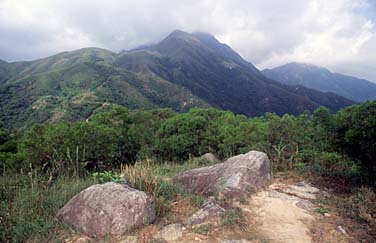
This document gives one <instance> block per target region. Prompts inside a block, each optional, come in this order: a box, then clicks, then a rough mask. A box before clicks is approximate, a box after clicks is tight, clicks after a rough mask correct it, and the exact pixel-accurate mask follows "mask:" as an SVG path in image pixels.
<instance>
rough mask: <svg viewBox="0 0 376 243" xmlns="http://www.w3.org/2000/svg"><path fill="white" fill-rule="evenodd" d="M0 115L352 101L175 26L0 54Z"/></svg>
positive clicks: (276, 108)
mask: <svg viewBox="0 0 376 243" xmlns="http://www.w3.org/2000/svg"><path fill="white" fill-rule="evenodd" d="M0 98H1V102H0V122H1V123H3V124H4V125H5V126H6V127H10V128H22V127H25V126H28V125H30V124H32V123H35V122H43V121H49V122H56V121H60V120H78V119H84V118H87V117H89V116H90V115H91V114H93V113H94V112H96V111H98V110H101V109H104V108H105V107H106V106H108V105H109V104H121V105H125V106H127V107H129V108H131V109H133V108H155V107H171V108H173V109H175V110H177V111H182V110H187V109H189V108H190V107H195V106H198V107H209V106H214V107H217V108H221V109H227V110H232V111H234V112H236V113H240V114H245V115H249V116H255V115H262V114H263V113H264V112H267V111H270V112H276V113H278V114H284V113H292V114H298V113H301V112H303V111H304V110H306V109H308V110H313V109H315V108H317V107H318V106H320V105H325V106H327V107H328V108H330V109H331V110H333V111H335V110H337V109H339V108H341V107H344V106H347V105H350V104H352V103H353V102H352V101H350V100H347V99H345V98H343V97H340V96H337V95H334V94H327V93H321V92H318V91H314V90H310V89H307V88H304V87H299V88H296V87H291V86H286V85H282V84H280V83H279V82H276V81H273V80H270V79H268V78H266V77H265V76H264V75H263V74H262V73H261V72H260V71H259V70H258V69H257V68H256V67H254V66H253V65H252V64H251V63H249V62H246V61H245V60H244V59H242V58H241V57H240V56H239V54H237V53H236V52H235V51H233V50H232V49H231V48H230V47H229V46H227V45H225V44H222V43H220V42H218V41H217V40H216V39H215V38H214V37H213V36H212V35H210V34H207V33H193V34H188V33H185V32H183V31H174V32H172V33H171V34H170V35H169V36H167V37H166V38H165V39H164V40H162V41H161V42H160V43H158V44H156V45H151V46H145V47H142V48H137V49H135V50H132V51H123V52H120V53H119V54H115V53H112V52H110V51H107V50H104V49H99V48H85V49H80V50H77V51H72V52H64V53H60V54H57V55H54V56H51V57H47V58H43V59H40V60H35V61H30V62H15V63H7V62H4V61H2V62H0Z"/></svg>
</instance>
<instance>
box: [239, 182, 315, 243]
mask: <svg viewBox="0 0 376 243" xmlns="http://www.w3.org/2000/svg"><path fill="white" fill-rule="evenodd" d="M316 193H318V190H317V189H315V188H313V187H311V186H309V185H308V184H305V183H302V184H300V185H299V186H288V185H283V184H273V185H272V186H271V187H270V188H269V189H268V190H266V191H262V192H259V193H258V194H256V195H255V196H253V197H252V199H251V200H250V204H249V205H247V206H245V207H242V209H243V211H245V212H248V213H249V215H253V220H254V221H255V224H254V225H255V229H254V231H255V233H256V234H257V238H260V239H263V240H264V241H267V242H276V243H280V242H284V243H289V242H291V243H293V242H294V243H295V242H296V243H309V242H312V238H311V236H310V233H309V231H310V230H309V228H310V225H311V224H312V222H313V220H314V219H315V217H314V216H313V214H312V212H311V211H312V210H313V208H314V205H313V203H312V202H310V201H309V200H307V199H313V198H315V197H316V196H315V194H316ZM298 196H300V197H298Z"/></svg>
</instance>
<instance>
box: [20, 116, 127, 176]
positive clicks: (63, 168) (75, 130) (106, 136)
mask: <svg viewBox="0 0 376 243" xmlns="http://www.w3.org/2000/svg"><path fill="white" fill-rule="evenodd" d="M118 137H119V136H118V133H117V131H116V130H115V129H114V128H110V127H106V126H103V125H97V124H95V123H92V122H78V123H60V124H56V125H52V124H44V125H36V126H34V127H32V128H31V129H30V130H28V131H27V132H26V133H25V135H24V136H23V138H22V140H21V144H20V153H21V154H24V155H27V156H25V158H26V159H27V162H28V163H30V164H31V165H33V166H34V167H36V168H43V169H44V171H48V172H49V173H52V174H57V173H69V174H75V175H78V174H79V173H81V174H82V173H84V174H85V173H86V171H85V169H93V168H106V167H107V166H113V165H115V164H119V163H120V162H119V161H117V158H116V149H117V138H118Z"/></svg>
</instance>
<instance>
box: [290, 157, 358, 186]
mask: <svg viewBox="0 0 376 243" xmlns="http://www.w3.org/2000/svg"><path fill="white" fill-rule="evenodd" d="M297 161H298V163H297V165H299V166H301V167H302V165H301V163H303V164H304V165H305V166H304V167H303V168H304V169H305V170H307V171H309V172H312V173H316V174H318V175H321V176H325V177H326V178H331V179H332V180H334V181H337V182H340V183H341V184H343V185H344V186H349V185H350V184H351V182H353V181H354V180H356V179H359V177H360V176H361V174H360V167H359V165H358V164H357V163H355V162H354V161H352V160H350V159H349V158H347V157H346V156H343V155H340V154H338V153H335V152H320V151H316V150H303V151H301V152H300V153H299V155H298V159H297Z"/></svg>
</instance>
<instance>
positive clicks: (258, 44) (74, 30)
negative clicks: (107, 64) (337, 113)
mask: <svg viewBox="0 0 376 243" xmlns="http://www.w3.org/2000/svg"><path fill="white" fill-rule="evenodd" d="M174 29H181V30H184V31H188V32H192V31H205V32H210V33H212V34H213V35H215V36H216V37H217V38H218V39H219V40H220V41H222V42H225V43H227V44H228V45H230V46H231V47H232V48H234V49H235V50H236V51H238V52H239V53H240V54H241V55H242V56H243V57H244V58H245V59H246V60H248V61H250V62H252V63H254V64H255V65H256V66H257V67H259V68H261V69H263V68H270V67H274V66H277V65H281V64H284V63H287V62H305V63H312V64H317V65H320V66H324V67H328V68H329V69H331V70H333V71H337V72H341V73H346V74H351V75H355V76H358V77H362V78H367V79H369V80H371V81H374V82H376V0H178V1H174V0H136V1H134V0H102V1H99V0H61V1H60V0H0V59H4V60H7V61H17V60H32V59H36V58H41V57H45V56H49V55H52V54H55V53H58V52H62V51H67V50H74V49H78V48H82V47H89V46H95V47H102V48H106V49H109V50H112V51H115V52H118V51H119V50H122V49H131V48H134V47H136V46H138V45H142V44H146V43H155V42H157V41H158V40H160V39H161V38H163V37H164V36H166V35H167V34H168V33H169V32H171V31H172V30H174Z"/></svg>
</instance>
